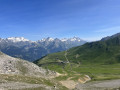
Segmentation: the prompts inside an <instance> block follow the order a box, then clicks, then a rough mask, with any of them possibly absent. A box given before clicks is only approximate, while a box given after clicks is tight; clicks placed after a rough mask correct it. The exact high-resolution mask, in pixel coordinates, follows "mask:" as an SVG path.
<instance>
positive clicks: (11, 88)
mask: <svg viewBox="0 0 120 90" xmlns="http://www.w3.org/2000/svg"><path fill="white" fill-rule="evenodd" d="M29 89H30V90H31V89H32V90H39V89H40V90H41V89H43V90H52V87H49V86H45V85H42V84H29V83H23V82H4V83H0V90H29Z"/></svg>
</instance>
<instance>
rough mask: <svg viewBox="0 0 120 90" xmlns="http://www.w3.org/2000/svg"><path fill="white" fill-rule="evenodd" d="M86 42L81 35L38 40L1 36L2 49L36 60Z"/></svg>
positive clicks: (0, 48) (17, 55)
mask: <svg viewBox="0 0 120 90" xmlns="http://www.w3.org/2000/svg"><path fill="white" fill-rule="evenodd" d="M84 43H86V41H84V40H82V39H80V38H79V37H73V38H63V39H58V38H51V37H48V38H43V39H41V40H38V41H30V40H28V39H25V38H24V37H10V38H6V39H2V38H0V51H2V52H4V53H6V54H8V55H10V56H13V57H18V58H22V59H26V60H29V61H34V60H36V59H39V58H41V57H42V56H45V55H46V54H49V53H54V52H58V51H64V50H67V49H69V48H71V47H75V46H79V45H82V44H84Z"/></svg>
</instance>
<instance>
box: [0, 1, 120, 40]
mask: <svg viewBox="0 0 120 90" xmlns="http://www.w3.org/2000/svg"><path fill="white" fill-rule="evenodd" d="M118 32H120V0H0V37H1V38H7V37H25V38H27V39H30V40H34V41H35V40H39V39H41V38H45V37H53V38H56V37H57V38H64V37H66V38H67V37H68V38H69V37H73V36H78V37H80V38H82V39H85V40H98V39H100V38H102V37H105V36H109V35H112V34H115V33H118Z"/></svg>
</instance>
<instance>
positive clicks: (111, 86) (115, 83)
mask: <svg viewBox="0 0 120 90" xmlns="http://www.w3.org/2000/svg"><path fill="white" fill-rule="evenodd" d="M75 90H120V79H119V80H106V81H95V82H89V83H86V84H78V85H76V88H75Z"/></svg>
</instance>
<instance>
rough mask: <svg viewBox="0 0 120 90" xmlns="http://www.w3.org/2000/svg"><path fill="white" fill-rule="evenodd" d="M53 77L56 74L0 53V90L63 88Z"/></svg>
mask: <svg viewBox="0 0 120 90" xmlns="http://www.w3.org/2000/svg"><path fill="white" fill-rule="evenodd" d="M54 77H56V72H53V71H50V70H46V69H43V68H42V67H39V66H37V65H35V64H33V63H31V62H28V61H25V60H22V59H18V58H13V57H11V56H8V55H6V54H4V53H2V52H0V90H16V89H17V90H26V89H27V90H28V89H29V90H53V89H54V88H58V89H63V88H65V87H63V86H62V85H60V84H59V83H58V82H57V81H55V80H54V79H53V78H54ZM56 84H57V85H56ZM54 86H55V87H54Z"/></svg>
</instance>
